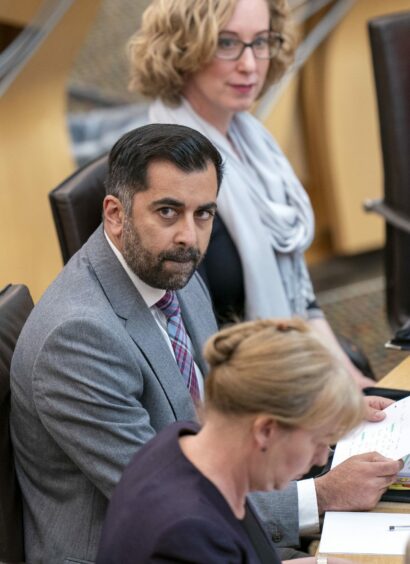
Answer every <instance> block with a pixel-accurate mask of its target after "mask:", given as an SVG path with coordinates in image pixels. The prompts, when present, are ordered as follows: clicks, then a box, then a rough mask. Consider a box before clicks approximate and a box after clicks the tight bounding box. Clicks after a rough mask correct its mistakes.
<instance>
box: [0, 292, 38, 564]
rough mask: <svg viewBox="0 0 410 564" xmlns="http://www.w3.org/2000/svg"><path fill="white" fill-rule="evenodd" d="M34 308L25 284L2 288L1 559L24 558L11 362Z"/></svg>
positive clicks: (15, 560)
mask: <svg viewBox="0 0 410 564" xmlns="http://www.w3.org/2000/svg"><path fill="white" fill-rule="evenodd" d="M32 308H33V300H32V299H31V296H30V293H29V291H28V289H27V288H26V286H22V285H11V284H10V285H9V286H6V288H4V289H3V290H0V561H4V562H22V561H23V560H24V549H23V519H22V510H21V497H20V490H19V487H18V483H17V478H16V475H15V471H14V461H13V457H12V446H11V442H10V429H9V414H10V363H11V357H12V356H13V352H14V348H15V345H16V341H17V339H18V336H19V334H20V331H21V329H22V327H23V325H24V323H25V321H26V319H27V317H28V315H29V313H30V311H31V309H32Z"/></svg>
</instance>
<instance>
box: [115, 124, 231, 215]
mask: <svg viewBox="0 0 410 564" xmlns="http://www.w3.org/2000/svg"><path fill="white" fill-rule="evenodd" d="M154 161H168V162H170V163H172V164H173V165H175V166H176V167H177V168H179V169H180V170H183V171H185V172H188V173H189V172H195V171H199V170H205V169H206V168H207V166H208V165H209V164H210V163H212V164H213V165H214V166H215V170H216V177H217V184H218V190H219V187H220V185H221V182H222V173H223V163H222V157H221V155H220V153H219V151H218V150H217V149H216V148H215V147H214V146H213V144H212V143H211V142H210V141H209V140H208V139H207V138H206V137H205V136H204V135H202V133H199V132H198V131H195V130H194V129H191V128H190V127H185V126H184V125H171V124H159V123H153V124H150V125H144V126H143V127H138V128H137V129H133V130H132V131H129V132H128V133H126V134H125V135H123V136H122V137H121V138H120V139H119V140H118V141H117V142H116V143H115V145H114V147H113V148H112V149H111V152H110V155H109V159H108V165H109V170H108V178H107V182H106V193H107V194H111V195H113V196H116V197H117V198H118V199H119V200H120V202H121V203H122V204H123V206H124V208H125V212H126V213H127V214H129V213H131V206H132V199H133V196H134V194H136V193H137V192H142V191H144V190H147V189H148V185H147V172H148V166H149V165H150V164H151V163H152V162H154Z"/></svg>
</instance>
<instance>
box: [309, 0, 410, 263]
mask: <svg viewBox="0 0 410 564" xmlns="http://www.w3.org/2000/svg"><path fill="white" fill-rule="evenodd" d="M406 9H410V0H389V2H388V3H387V2H386V1H385V0H360V2H356V3H355V5H354V7H353V8H352V10H351V11H350V12H349V13H348V15H347V16H346V17H345V19H344V20H343V21H342V22H341V24H340V25H339V26H338V27H337V29H336V30H335V31H334V32H333V33H332V34H331V35H330V36H329V38H328V39H327V40H326V41H325V42H324V44H323V45H322V46H321V47H320V48H319V49H318V50H317V52H316V53H315V54H314V56H313V57H312V58H311V60H310V62H309V63H308V65H307V66H306V69H305V72H304V85H305V94H306V95H305V117H306V120H307V124H308V130H307V135H308V141H309V145H310V162H311V167H312V173H313V175H314V181H315V183H317V184H318V186H319V189H320V192H321V194H322V195H323V198H325V199H326V200H327V210H328V211H327V216H328V217H327V220H328V222H329V225H330V226H331V229H332V239H333V245H334V249H335V251H336V252H337V253H341V254H351V253H358V252H361V251H365V250H368V249H373V248H377V247H380V246H381V245H382V243H383V222H382V221H381V220H380V219H379V218H377V217H376V216H373V215H371V214H370V215H368V214H365V213H364V212H363V211H362V202H363V200H364V199H366V198H368V197H371V198H377V197H380V196H381V194H382V161H381V151H380V143H379V131H378V118H377V110H376V97H375V91H374V83H373V75H372V64H371V54H370V46H369V40H368V35H367V21H368V20H369V19H371V18H374V17H376V16H379V15H383V14H386V13H392V12H396V11H401V10H406Z"/></svg>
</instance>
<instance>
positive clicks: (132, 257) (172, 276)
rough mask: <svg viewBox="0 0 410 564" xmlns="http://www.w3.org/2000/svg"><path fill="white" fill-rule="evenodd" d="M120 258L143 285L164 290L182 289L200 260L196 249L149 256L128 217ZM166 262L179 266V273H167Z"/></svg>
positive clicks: (125, 221) (164, 252)
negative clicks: (169, 261)
mask: <svg viewBox="0 0 410 564" xmlns="http://www.w3.org/2000/svg"><path fill="white" fill-rule="evenodd" d="M122 255H123V257H124V259H125V262H126V263H127V264H128V266H129V267H130V269H131V270H132V271H133V272H134V274H136V275H137V276H138V277H139V278H140V279H141V280H142V281H143V282H145V283H146V284H148V285H149V286H151V287H153V288H161V289H164V290H180V289H181V288H184V286H186V285H187V283H188V281H189V280H190V278H191V277H192V275H193V274H194V272H195V269H196V268H197V266H198V265H199V263H200V262H201V260H202V258H203V256H202V255H201V253H200V251H199V249H197V248H195V247H188V248H177V249H175V250H173V251H162V252H160V253H159V254H157V255H155V254H153V253H151V252H150V251H149V250H148V249H146V248H145V247H144V246H143V244H142V242H141V238H140V236H139V234H138V231H137V230H136V229H135V227H134V226H133V224H132V219H131V218H129V217H126V218H125V219H124V227H123V248H122ZM167 260H172V261H174V262H175V263H180V264H181V270H180V271H179V272H178V271H175V270H174V271H173V272H170V271H168V270H167V268H166V264H165V262H166V261H167ZM188 264H189V265H190V268H188Z"/></svg>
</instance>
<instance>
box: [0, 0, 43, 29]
mask: <svg viewBox="0 0 410 564" xmlns="http://www.w3.org/2000/svg"><path fill="white" fill-rule="evenodd" d="M42 4H43V0H0V22H1V23H7V24H10V25H17V26H24V25H26V24H27V23H28V22H30V21H31V20H32V19H33V16H34V15H35V14H36V12H37V10H38V9H39V8H41V6H42Z"/></svg>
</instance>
